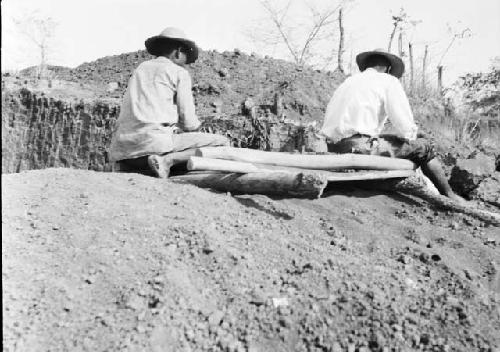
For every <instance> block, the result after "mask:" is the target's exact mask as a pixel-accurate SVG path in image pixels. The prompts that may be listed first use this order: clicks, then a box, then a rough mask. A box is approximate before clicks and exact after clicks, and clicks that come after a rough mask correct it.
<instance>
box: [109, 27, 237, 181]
mask: <svg viewBox="0 0 500 352" xmlns="http://www.w3.org/2000/svg"><path fill="white" fill-rule="evenodd" d="M145 44H146V50H147V51H148V52H149V53H150V54H152V55H154V56H156V58H155V59H152V60H148V61H145V62H143V63H141V64H140V65H139V66H138V67H137V68H136V70H135V71H134V73H133V74H132V77H131V78H130V81H129V84H128V87H127V91H126V93H125V96H124V99H123V103H122V106H121V111H120V116H119V118H118V120H117V128H116V131H115V133H114V134H113V138H112V142H111V148H110V157H111V160H112V161H116V162H118V165H120V166H119V168H120V169H128V170H141V171H147V170H149V171H151V172H152V173H153V174H154V175H156V176H158V177H162V178H164V177H168V175H169V172H170V168H171V166H173V165H174V164H176V163H180V162H184V161H187V160H188V158H189V157H190V156H192V155H194V151H195V148H199V147H205V146H225V145H228V144H229V141H228V139H227V138H226V137H224V136H220V135H216V134H210V133H200V132H194V131H197V130H198V129H199V127H200V120H199V119H198V117H197V116H196V113H195V105H194V101H193V95H192V91H191V77H190V75H189V72H188V71H187V70H186V69H185V68H184V66H185V65H188V64H191V63H193V62H195V61H196V59H197V58H198V47H197V46H196V44H195V42H194V41H193V40H191V39H189V38H188V37H187V36H186V35H185V34H184V32H183V31H181V30H180V29H177V28H173V27H169V28H166V29H165V30H163V31H162V32H161V33H160V34H159V35H157V36H154V37H151V38H149V39H147V40H146V43H145Z"/></svg>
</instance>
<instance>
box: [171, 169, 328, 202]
mask: <svg viewBox="0 0 500 352" xmlns="http://www.w3.org/2000/svg"><path fill="white" fill-rule="evenodd" d="M169 180H174V181H182V182H187V183H191V184H194V185H196V186H198V187H202V188H211V189H215V190H218V191H222V192H232V193H240V194H245V193H246V194H270V195H286V196H293V197H307V198H319V197H321V194H322V193H323V190H324V189H325V187H326V185H327V181H326V179H325V178H324V177H323V176H321V175H319V174H317V173H312V172H296V173H291V172H254V173H248V174H240V173H221V172H197V173H188V174H185V175H180V176H172V177H170V178H169Z"/></svg>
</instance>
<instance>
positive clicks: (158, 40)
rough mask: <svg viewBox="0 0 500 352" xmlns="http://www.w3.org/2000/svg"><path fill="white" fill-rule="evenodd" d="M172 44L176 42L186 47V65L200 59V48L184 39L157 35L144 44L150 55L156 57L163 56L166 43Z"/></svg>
mask: <svg viewBox="0 0 500 352" xmlns="http://www.w3.org/2000/svg"><path fill="white" fill-rule="evenodd" d="M171 42H176V43H179V44H181V45H182V46H184V47H186V49H187V50H186V57H187V60H186V64H192V63H193V62H195V61H196V60H197V59H198V52H199V49H198V47H197V46H196V44H195V43H194V42H193V41H191V40H187V39H184V38H168V37H163V36H160V35H157V36H154V37H151V38H148V39H146V42H145V43H144V44H145V45H146V50H147V51H148V53H150V54H151V55H154V56H159V55H161V54H162V48H163V47H164V46H165V43H171Z"/></svg>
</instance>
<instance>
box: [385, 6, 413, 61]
mask: <svg viewBox="0 0 500 352" xmlns="http://www.w3.org/2000/svg"><path fill="white" fill-rule="evenodd" d="M407 20H408V15H407V13H406V11H405V10H404V9H403V8H401V9H400V10H399V14H398V15H395V16H392V26H393V27H392V31H391V34H390V35H389V44H388V45H387V51H389V52H390V51H391V47H392V41H393V40H394V36H395V35H396V31H397V30H398V28H400V27H401V26H402V25H403V24H404V23H405V22H406V21H407Z"/></svg>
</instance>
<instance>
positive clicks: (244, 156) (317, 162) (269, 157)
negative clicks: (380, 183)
mask: <svg viewBox="0 0 500 352" xmlns="http://www.w3.org/2000/svg"><path fill="white" fill-rule="evenodd" d="M196 155H197V156H200V157H204V158H212V159H225V160H233V161H242V162H247V163H260V164H269V165H278V166H290V167H297V168H301V169H314V170H335V169H337V170H338V169H365V170H414V169H415V168H416V166H415V164H414V163H413V162H411V161H410V160H406V159H397V158H389V157H385V156H378V155H362V154H322V155H310V154H290V153H281V152H266V151H262V150H255V149H247V148H232V147H206V148H199V149H197V150H196Z"/></svg>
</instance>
